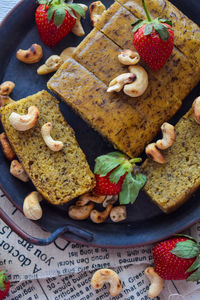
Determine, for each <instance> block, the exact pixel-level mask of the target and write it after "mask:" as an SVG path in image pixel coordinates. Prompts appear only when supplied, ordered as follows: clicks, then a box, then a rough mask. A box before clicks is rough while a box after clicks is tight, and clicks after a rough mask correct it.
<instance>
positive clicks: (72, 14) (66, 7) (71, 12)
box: [65, 5, 77, 19]
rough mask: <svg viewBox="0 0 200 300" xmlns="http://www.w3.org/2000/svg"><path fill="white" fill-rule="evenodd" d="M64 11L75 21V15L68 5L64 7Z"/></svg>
mask: <svg viewBox="0 0 200 300" xmlns="http://www.w3.org/2000/svg"><path fill="white" fill-rule="evenodd" d="M65 9H66V10H67V11H68V13H69V14H70V16H71V17H72V18H74V19H77V18H76V16H75V14H74V13H73V10H72V9H71V7H69V6H68V5H65Z"/></svg>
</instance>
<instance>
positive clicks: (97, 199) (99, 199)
mask: <svg viewBox="0 0 200 300" xmlns="http://www.w3.org/2000/svg"><path fill="white" fill-rule="evenodd" d="M105 197H106V196H101V195H99V196H94V195H91V194H90V193H86V194H84V195H82V196H80V197H79V199H78V200H77V201H76V205H77V206H84V205H86V204H88V202H90V201H91V202H94V203H102V202H103V201H104V199H105Z"/></svg>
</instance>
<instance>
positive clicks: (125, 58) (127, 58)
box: [118, 49, 140, 66]
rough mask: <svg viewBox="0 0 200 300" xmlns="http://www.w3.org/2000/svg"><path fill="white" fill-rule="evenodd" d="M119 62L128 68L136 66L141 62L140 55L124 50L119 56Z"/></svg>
mask: <svg viewBox="0 0 200 300" xmlns="http://www.w3.org/2000/svg"><path fill="white" fill-rule="evenodd" d="M118 59H119V62H120V63H121V64H123V65H126V66H131V65H136V64H137V63H138V62H139V61H140V55H139V53H137V52H136V51H132V50H130V49H124V50H122V51H121V52H120V54H119V55H118Z"/></svg>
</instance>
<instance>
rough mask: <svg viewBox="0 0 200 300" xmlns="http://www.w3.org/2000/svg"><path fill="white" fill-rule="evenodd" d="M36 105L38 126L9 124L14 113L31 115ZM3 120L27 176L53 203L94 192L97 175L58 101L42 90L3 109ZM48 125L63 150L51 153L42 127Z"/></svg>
mask: <svg viewBox="0 0 200 300" xmlns="http://www.w3.org/2000/svg"><path fill="white" fill-rule="evenodd" d="M32 105H35V106H37V107H38V109H39V111H40V117H39V120H38V122H37V124H36V125H35V127H33V128H32V129H30V130H28V131H25V132H20V131H17V130H15V129H14V128H13V127H12V125H11V124H10V121H9V116H10V114H11V113H12V112H17V113H19V114H22V115H23V114H27V110H28V108H29V107H30V106H32ZM1 121H2V124H3V127H4V129H5V132H6V134H7V136H8V139H9V141H10V143H11V144H12V146H13V148H14V150H15V152H16V154H17V156H18V158H19V160H20V161H21V162H22V164H23V166H24V168H25V170H26V172H27V174H28V175H29V177H30V178H31V180H32V182H33V184H34V185H35V187H36V188H37V190H38V191H39V192H40V193H41V194H42V195H43V196H44V198H45V199H47V200H48V201H49V202H51V203H52V204H55V205H58V204H63V203H65V202H68V201H69V200H71V199H73V198H75V197H77V196H79V195H81V194H84V193H85V192H88V191H90V190H91V189H93V187H94V186H95V177H94V174H93V173H92V172H91V170H90V168H89V165H88V163H87V161H86V158H85V155H84V153H83V152H82V150H81V149H80V147H79V145H78V143H77V141H76V138H75V134H74V131H73V129H72V128H71V127H70V126H69V125H68V124H67V123H66V121H65V119H64V117H63V116H62V114H61V112H60V110H59V106H58V101H57V100H56V99H55V98H53V97H52V96H51V95H50V94H49V93H48V92H46V91H41V92H39V93H37V94H35V95H32V96H29V97H27V98H24V99H22V100H19V101H16V102H14V103H12V104H9V105H7V106H6V107H5V108H2V111H1ZM47 122H51V123H52V125H53V128H52V131H51V136H52V137H53V139H55V140H59V141H62V142H63V144H64V147H63V149H62V150H61V151H58V152H53V151H51V150H50V149H49V148H48V147H47V146H46V144H45V142H44V140H43V138H42V135H41V127H42V126H43V125H44V124H45V123H47Z"/></svg>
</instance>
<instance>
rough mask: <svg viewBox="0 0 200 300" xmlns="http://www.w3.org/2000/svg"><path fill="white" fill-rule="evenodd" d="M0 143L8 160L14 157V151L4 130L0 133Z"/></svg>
mask: <svg viewBox="0 0 200 300" xmlns="http://www.w3.org/2000/svg"><path fill="white" fill-rule="evenodd" d="M0 143H1V148H2V151H3V153H4V155H5V157H6V158H7V159H8V160H13V159H14V158H15V152H14V151H13V149H12V147H11V145H10V142H9V140H8V138H7V135H6V134H5V132H3V133H1V134H0Z"/></svg>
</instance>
